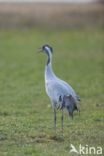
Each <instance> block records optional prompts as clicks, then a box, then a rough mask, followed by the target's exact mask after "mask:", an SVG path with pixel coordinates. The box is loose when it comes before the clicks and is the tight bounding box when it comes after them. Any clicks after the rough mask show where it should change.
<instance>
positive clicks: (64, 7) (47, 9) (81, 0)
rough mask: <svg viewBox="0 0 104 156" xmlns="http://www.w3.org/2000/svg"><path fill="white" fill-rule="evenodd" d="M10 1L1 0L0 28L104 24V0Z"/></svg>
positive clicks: (74, 26)
mask: <svg viewBox="0 0 104 156" xmlns="http://www.w3.org/2000/svg"><path fill="white" fill-rule="evenodd" d="M8 1H9V0H4V1H2V0H1V3H0V28H33V27H38V28H42V29H43V28H46V29H47V28H51V29H53V28H56V29H57V28H58V29H80V28H96V27H103V26H104V5H103V2H104V1H103V0H66V1H64V0H63V1H62V0H61V2H60V0H59V2H58V0H57V1H54V3H52V2H53V1H52V0H50V1H48V0H47V1H44V0H43V1H42V0H40V1H36V0H32V1H29V0H27V1H21V2H20V1H16V0H11V3H10V2H8ZM35 1H36V2H35Z"/></svg>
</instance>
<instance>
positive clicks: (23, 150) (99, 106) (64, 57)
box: [0, 29, 104, 156]
mask: <svg viewBox="0 0 104 156" xmlns="http://www.w3.org/2000/svg"><path fill="white" fill-rule="evenodd" d="M45 43H48V44H51V45H52V46H53V48H54V58H53V68H54V71H55V73H57V76H59V77H60V78H62V79H64V80H65V81H67V82H68V83H70V84H71V85H72V86H73V88H74V89H75V90H76V92H77V93H78V94H79V95H80V97H81V104H80V107H81V114H80V116H79V115H78V114H77V113H75V116H74V119H73V120H72V119H71V118H69V117H68V114H67V112H66V111H65V115H64V116H65V117H64V139H61V120H60V115H61V112H60V111H58V112H57V136H55V132H54V129H53V112H52V109H51V107H50V101H49V99H48V97H47V95H46V93H45V87H44V67H45V63H46V56H45V55H43V54H38V53H37V48H38V47H40V46H41V45H43V44H45ZM103 51H104V30H99V29H97V30H89V31H88V30H79V31H78V30H76V31H63V32H62V31H53V32H50V31H42V30H41V31H40V30H29V29H26V30H19V29H18V30H0V156H34V155H36V156H41V155H42V156H63V155H64V156H68V155H70V156H76V154H74V153H73V154H70V152H69V151H70V144H71V143H72V144H73V145H75V146H76V147H78V146H79V144H82V145H83V146H85V145H86V144H87V145H89V146H95V147H97V146H101V147H103V145H104V69H103V67H104V53H103ZM103 154H104V153H103ZM92 155H93V154H92Z"/></svg>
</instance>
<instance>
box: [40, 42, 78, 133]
mask: <svg viewBox="0 0 104 156" xmlns="http://www.w3.org/2000/svg"><path fill="white" fill-rule="evenodd" d="M39 51H40V52H44V53H46V54H47V56H48V59H47V64H46V67H45V88H46V93H47V95H48V96H49V98H50V100H51V104H52V108H53V110H54V128H55V130H56V110H57V109H61V110H62V116H61V120H62V131H63V109H64V108H66V109H67V111H68V113H69V116H71V117H72V118H73V112H74V111H75V110H77V111H78V112H80V109H79V103H78V101H80V98H79V97H78V95H77V94H76V93H75V91H74V90H73V88H72V87H71V86H70V85H69V84H68V83H66V82H65V81H63V80H61V79H59V78H58V77H57V76H56V75H55V74H54V72H53V69H52V55H53V49H52V47H51V46H49V45H43V46H42V48H39Z"/></svg>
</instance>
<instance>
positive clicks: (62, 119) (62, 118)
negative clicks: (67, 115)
mask: <svg viewBox="0 0 104 156" xmlns="http://www.w3.org/2000/svg"><path fill="white" fill-rule="evenodd" d="M61 121H62V134H63V127H64V123H63V121H64V113H63V109H62V116H61Z"/></svg>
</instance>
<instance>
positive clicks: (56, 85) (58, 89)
mask: <svg viewBox="0 0 104 156" xmlns="http://www.w3.org/2000/svg"><path fill="white" fill-rule="evenodd" d="M46 92H47V94H48V96H49V97H50V99H51V100H52V101H56V102H58V101H59V96H60V95H61V96H64V95H72V96H73V98H75V97H76V94H75V92H74V90H73V89H72V88H71V86H68V84H67V83H65V82H64V81H61V80H60V81H59V80H49V81H47V83H46ZM75 100H76V99H75Z"/></svg>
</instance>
